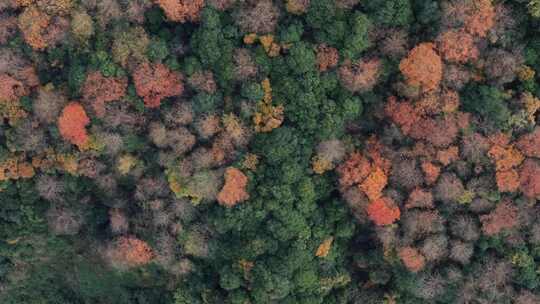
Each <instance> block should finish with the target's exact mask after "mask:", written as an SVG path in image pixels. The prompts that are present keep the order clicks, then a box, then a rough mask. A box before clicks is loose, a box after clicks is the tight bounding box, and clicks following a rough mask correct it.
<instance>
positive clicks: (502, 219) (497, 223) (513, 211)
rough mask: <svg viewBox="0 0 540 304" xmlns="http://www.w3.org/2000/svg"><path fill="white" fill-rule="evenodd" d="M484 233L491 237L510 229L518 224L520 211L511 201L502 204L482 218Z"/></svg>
mask: <svg viewBox="0 0 540 304" xmlns="http://www.w3.org/2000/svg"><path fill="white" fill-rule="evenodd" d="M480 221H481V222H482V231H483V232H484V234H485V235H487V236H490V235H494V234H497V233H499V232H501V231H502V230H503V229H510V228H513V227H515V226H516V225H517V224H518V209H517V207H516V206H514V205H513V204H512V203H511V202H509V201H503V202H500V203H499V204H498V205H497V208H496V209H495V210H494V211H492V212H491V213H489V214H487V215H482V216H480Z"/></svg>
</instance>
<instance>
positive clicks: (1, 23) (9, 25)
mask: <svg viewBox="0 0 540 304" xmlns="http://www.w3.org/2000/svg"><path fill="white" fill-rule="evenodd" d="M16 32H17V18H15V17H13V16H10V15H7V14H2V15H0V44H4V43H6V42H7V41H8V40H9V39H10V38H11V37H13V36H14V35H15V33H16Z"/></svg>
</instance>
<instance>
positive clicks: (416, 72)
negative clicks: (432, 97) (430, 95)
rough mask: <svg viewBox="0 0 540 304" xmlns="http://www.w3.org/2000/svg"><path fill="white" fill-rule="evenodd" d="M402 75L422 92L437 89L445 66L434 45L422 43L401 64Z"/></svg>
mask: <svg viewBox="0 0 540 304" xmlns="http://www.w3.org/2000/svg"><path fill="white" fill-rule="evenodd" d="M399 69H400V71H401V73H403V75H404V76H405V78H406V79H407V83H408V84H409V85H411V86H415V87H420V88H421V89H422V91H424V92H426V91H431V90H434V89H435V88H437V86H438V85H439V83H440V82H441V79H442V69H443V64H442V61H441V57H439V55H438V54H437V52H436V51H435V45H434V44H433V43H428V42H425V43H420V44H419V45H417V46H416V47H415V48H413V49H412V50H411V51H410V52H409V54H408V56H407V57H406V58H404V59H403V60H401V62H400V64H399Z"/></svg>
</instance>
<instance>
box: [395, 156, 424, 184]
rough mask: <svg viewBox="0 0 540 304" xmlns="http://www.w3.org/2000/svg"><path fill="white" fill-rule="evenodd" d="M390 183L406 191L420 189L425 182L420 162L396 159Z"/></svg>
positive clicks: (409, 159)
mask: <svg viewBox="0 0 540 304" xmlns="http://www.w3.org/2000/svg"><path fill="white" fill-rule="evenodd" d="M390 181H391V182H392V183H393V184H395V185H397V186H399V187H402V188H404V189H406V190H412V189H414V188H416V187H419V186H420V185H422V183H423V182H424V178H423V175H422V171H421V170H420V168H419V166H418V161H417V160H416V159H414V158H412V159H411V158H403V157H401V156H399V157H396V158H395V159H394V161H393V163H392V172H391V173H390Z"/></svg>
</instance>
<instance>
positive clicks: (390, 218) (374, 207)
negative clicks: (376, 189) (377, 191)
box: [367, 197, 401, 226]
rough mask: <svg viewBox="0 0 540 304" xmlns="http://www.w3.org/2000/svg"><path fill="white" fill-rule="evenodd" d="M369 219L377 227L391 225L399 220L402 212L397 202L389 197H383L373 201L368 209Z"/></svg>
mask: <svg viewBox="0 0 540 304" xmlns="http://www.w3.org/2000/svg"><path fill="white" fill-rule="evenodd" d="M367 213H368V216H369V218H370V219H371V220H372V221H373V222H374V223H375V225H379V226H384V225H390V224H392V223H394V222H395V221H397V220H399V217H400V216H401V212H400V211H399V207H398V206H397V205H396V204H395V202H394V201H393V200H392V199H391V198H389V197H381V198H378V199H376V200H374V201H372V202H371V203H370V204H369V205H368V207H367Z"/></svg>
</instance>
